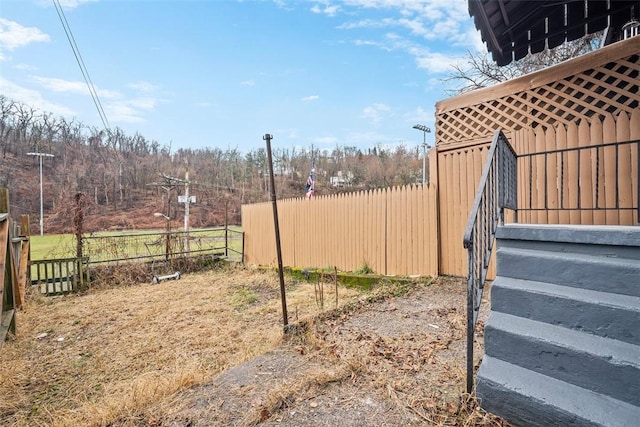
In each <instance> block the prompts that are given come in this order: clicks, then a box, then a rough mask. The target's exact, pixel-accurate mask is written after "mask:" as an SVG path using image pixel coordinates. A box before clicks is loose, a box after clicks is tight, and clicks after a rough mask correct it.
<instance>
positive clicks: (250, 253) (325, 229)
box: [242, 184, 438, 276]
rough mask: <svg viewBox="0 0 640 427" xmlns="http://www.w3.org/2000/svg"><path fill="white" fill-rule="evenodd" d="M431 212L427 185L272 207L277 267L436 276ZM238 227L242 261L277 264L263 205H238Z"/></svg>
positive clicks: (432, 194)
mask: <svg viewBox="0 0 640 427" xmlns="http://www.w3.org/2000/svg"><path fill="white" fill-rule="evenodd" d="M435 206H436V187H435V185H433V184H429V185H414V186H407V187H395V188H388V189H383V190H372V191H362V192H358V193H351V194H346V195H345V194H342V195H333V196H321V197H317V198H315V199H313V200H304V199H289V200H282V201H279V202H278V220H279V223H280V232H281V244H282V257H283V264H284V265H287V266H303V267H314V268H329V267H330V268H333V267H337V268H338V269H340V270H343V271H357V270H360V269H362V268H363V267H368V268H370V269H371V270H373V271H374V272H376V273H381V274H388V275H422V276H433V275H436V274H437V272H438V265H437V262H438V256H437V245H436V242H437V218H436V217H435V215H433V213H434V212H436V209H435ZM430 213H431V214H430ZM242 226H243V229H244V232H245V259H244V261H245V262H246V263H249V264H258V265H270V266H273V265H277V260H276V253H275V231H274V224H273V212H272V205H271V203H260V204H253V205H244V206H243V207H242Z"/></svg>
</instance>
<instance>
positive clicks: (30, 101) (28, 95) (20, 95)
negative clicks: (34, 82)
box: [0, 76, 76, 117]
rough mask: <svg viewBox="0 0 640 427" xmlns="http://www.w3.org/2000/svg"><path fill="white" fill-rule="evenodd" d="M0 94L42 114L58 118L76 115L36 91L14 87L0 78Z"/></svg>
mask: <svg viewBox="0 0 640 427" xmlns="http://www.w3.org/2000/svg"><path fill="white" fill-rule="evenodd" d="M0 93H2V94H3V95H5V96H6V97H7V98H9V99H12V100H14V101H17V102H22V103H24V104H26V105H28V106H30V107H33V108H37V109H39V110H42V111H44V112H49V113H53V114H56V115H59V116H67V117H68V116H73V115H75V114H76V113H75V112H74V111H73V110H71V109H70V108H68V107H66V106H64V105H61V104H56V103H54V102H50V101H48V100H46V99H45V98H43V96H42V94H41V93H40V92H38V91H36V90H32V89H26V88H23V87H21V86H18V85H16V84H15V83H13V82H10V81H9V80H6V79H4V78H3V77H2V76H0Z"/></svg>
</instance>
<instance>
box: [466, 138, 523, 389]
mask: <svg viewBox="0 0 640 427" xmlns="http://www.w3.org/2000/svg"><path fill="white" fill-rule="evenodd" d="M516 169H517V156H516V153H515V151H514V150H513V148H512V147H511V145H510V144H509V141H508V140H507V138H506V137H505V136H504V134H503V133H502V131H500V130H498V131H496V133H495V134H494V136H493V140H492V142H491V146H490V147H489V153H488V155H487V160H486V162H485V165H484V169H483V171H482V176H481V178H480V183H479V185H478V191H477V192H476V196H475V199H474V201H473V207H472V209H471V213H470V214H469V220H468V222H467V228H466V230H465V233H464V247H465V248H466V249H467V261H468V274H467V393H471V391H472V389H473V341H474V335H475V333H474V331H475V326H476V322H477V321H478V312H479V310H480V301H481V300H482V292H483V289H484V283H485V281H486V278H487V270H488V268H489V259H490V258H491V251H492V250H493V242H494V240H495V234H496V229H497V227H498V223H503V222H504V208H508V209H512V210H514V211H515V212H516V218H517V200H518V194H517V172H516Z"/></svg>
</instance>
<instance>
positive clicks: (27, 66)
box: [15, 64, 37, 71]
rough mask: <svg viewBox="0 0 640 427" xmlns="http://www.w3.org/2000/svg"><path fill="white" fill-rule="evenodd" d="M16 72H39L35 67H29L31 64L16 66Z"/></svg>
mask: <svg viewBox="0 0 640 427" xmlns="http://www.w3.org/2000/svg"><path fill="white" fill-rule="evenodd" d="M15 68H16V70H20V71H35V70H37V68H36V67H34V66H33V65H29V64H17V65H16V66H15Z"/></svg>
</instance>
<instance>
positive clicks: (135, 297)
mask: <svg viewBox="0 0 640 427" xmlns="http://www.w3.org/2000/svg"><path fill="white" fill-rule="evenodd" d="M465 289H466V285H465V283H464V281H462V280H460V279H453V278H438V279H437V280H435V281H432V282H429V281H426V282H425V281H423V282H416V283H411V284H404V285H402V284H401V285H397V284H396V285H393V284H383V285H381V286H379V287H377V288H376V289H374V290H373V291H369V292H363V291H361V290H355V289H347V288H343V287H339V289H338V294H339V303H338V304H337V307H336V303H335V301H334V299H335V295H334V293H333V292H334V290H333V285H332V284H327V285H326V287H325V288H323V295H324V293H325V292H326V296H324V300H325V302H324V305H321V304H319V298H318V295H319V284H311V283H306V282H296V281H293V280H291V279H287V301H288V306H289V315H290V322H291V324H290V328H289V332H288V333H286V334H283V331H282V318H281V302H280V299H279V291H278V279H277V275H276V274H274V273H273V272H265V271H255V270H251V269H244V268H233V269H222V270H219V271H212V272H206V273H200V274H193V275H192V274H189V275H185V276H184V278H183V279H181V280H180V281H168V282H162V283H160V284H158V285H151V284H149V283H144V284H135V285H131V286H125V287H119V288H116V289H102V290H94V291H90V292H89V293H88V294H84V295H75V296H69V297H64V298H56V299H44V298H43V297H37V296H33V295H32V296H31V298H30V300H29V302H28V304H27V306H26V307H25V309H24V310H23V311H22V312H21V313H19V317H18V322H19V323H18V336H16V337H14V338H13V339H12V340H10V341H9V342H7V343H5V344H4V346H3V347H2V348H1V349H0V367H1V368H0V425H8V426H9V425H11V426H31V425H51V426H67V425H87V426H147V427H158V426H175V427H180V426H184V427H187V426H253V425H260V426H337V425H340V426H362V425H375V426H411V425H428V426H431V425H442V426H445V425H447V426H456V425H460V426H463V425H464V426H484V425H491V426H504V425H506V423H504V422H503V421H502V420H500V419H499V418H497V417H494V416H492V415H490V414H486V413H484V412H483V411H482V410H481V409H479V408H478V407H477V405H476V404H475V402H474V400H473V398H472V397H471V398H470V397H469V396H466V395H465V393H464V385H465V342H466V341H465V340H466V335H465V329H466V321H465V313H466V310H465V306H466V303H465ZM486 298H488V292H485V299H486ZM483 306H484V310H483V311H482V312H481V317H480V318H481V322H480V323H479V328H478V329H479V332H480V333H479V334H478V340H477V344H476V350H475V353H476V355H477V356H476V357H477V358H479V355H480V354H481V353H482V334H481V329H482V321H483V320H484V318H485V317H486V315H487V313H486V310H487V306H488V304H486V302H485V304H483Z"/></svg>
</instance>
